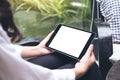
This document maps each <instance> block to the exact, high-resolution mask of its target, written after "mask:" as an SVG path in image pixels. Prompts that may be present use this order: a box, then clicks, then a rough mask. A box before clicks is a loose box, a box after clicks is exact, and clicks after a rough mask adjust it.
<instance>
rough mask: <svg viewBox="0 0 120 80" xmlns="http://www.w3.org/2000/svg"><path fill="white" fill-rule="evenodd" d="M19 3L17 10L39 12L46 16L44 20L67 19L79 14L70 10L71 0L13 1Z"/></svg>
mask: <svg viewBox="0 0 120 80" xmlns="http://www.w3.org/2000/svg"><path fill="white" fill-rule="evenodd" d="M12 2H15V3H17V5H18V6H17V7H16V10H26V11H27V12H28V11H30V10H36V11H39V12H40V14H41V15H43V16H44V18H43V19H47V18H50V17H58V18H67V17H68V16H70V14H75V13H77V12H76V11H75V10H74V9H70V2H71V1H70V0H20V1H18V0H13V1H12Z"/></svg>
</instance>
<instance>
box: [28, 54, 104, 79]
mask: <svg viewBox="0 0 120 80" xmlns="http://www.w3.org/2000/svg"><path fill="white" fill-rule="evenodd" d="M28 61H29V62H31V63H34V64H38V65H41V66H43V67H47V68H49V69H68V68H73V67H74V65H75V63H76V60H74V59H72V58H69V57H66V56H64V55H62V54H59V53H53V54H49V55H44V56H39V57H35V58H32V59H29V60H28ZM78 80H102V78H101V73H100V71H99V67H98V66H97V64H96V63H94V64H93V65H92V66H91V68H90V69H89V70H88V72H87V73H86V74H85V75H84V76H83V77H81V78H80V79H78Z"/></svg>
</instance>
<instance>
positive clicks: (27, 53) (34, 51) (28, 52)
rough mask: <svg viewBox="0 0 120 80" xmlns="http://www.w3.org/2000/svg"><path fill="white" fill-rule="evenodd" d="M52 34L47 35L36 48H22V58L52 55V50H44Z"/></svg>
mask: <svg viewBox="0 0 120 80" xmlns="http://www.w3.org/2000/svg"><path fill="white" fill-rule="evenodd" d="M52 33H53V32H51V33H49V34H48V36H47V37H46V38H45V39H44V40H43V41H42V42H41V43H40V44H39V45H37V46H22V54H21V56H22V57H23V58H28V57H34V56H40V55H45V54H50V53H53V52H54V51H53V50H50V49H48V48H46V46H45V44H46V43H47V41H48V40H49V38H50V37H51V35H52Z"/></svg>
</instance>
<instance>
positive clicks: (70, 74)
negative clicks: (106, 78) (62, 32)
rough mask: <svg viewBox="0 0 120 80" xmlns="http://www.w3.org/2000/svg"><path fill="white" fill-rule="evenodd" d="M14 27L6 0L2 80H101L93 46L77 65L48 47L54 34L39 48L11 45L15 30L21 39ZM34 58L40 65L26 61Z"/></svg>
mask: <svg viewBox="0 0 120 80" xmlns="http://www.w3.org/2000/svg"><path fill="white" fill-rule="evenodd" d="M15 27H16V26H15V24H14V21H13V17H12V12H11V9H10V4H9V3H8V1H7V0H0V80H75V79H78V80H88V79H89V80H102V79H101V75H100V71H99V68H98V66H97V65H96V63H95V60H96V59H95V56H94V53H93V45H92V44H91V45H90V46H89V48H88V50H87V52H86V54H85V55H84V56H83V57H82V59H81V60H80V61H78V62H76V61H74V60H72V59H69V58H67V57H65V56H62V55H60V54H58V53H55V52H54V51H53V50H49V49H47V48H46V47H45V44H46V42H47V41H48V39H49V37H50V36H51V34H52V33H50V34H49V35H48V36H47V37H46V38H45V39H44V40H43V41H42V42H41V43H40V44H38V45H37V46H20V45H14V44H12V43H11V40H10V38H9V37H8V34H9V33H8V32H9V29H13V30H14V33H15V34H17V35H19V33H17V30H15V29H16V28H15ZM17 35H16V36H17ZM61 47H62V46H61ZM33 56H38V57H37V58H35V59H38V61H40V62H37V63H35V62H34V61H33V60H28V61H26V60H24V58H26V57H33ZM39 56H40V57H39ZM44 60H45V61H44ZM54 60H55V61H54ZM64 60H65V61H64ZM35 61H36V60H35ZM46 61H47V63H44V62H46ZM56 62H57V63H56ZM42 63H44V64H42ZM51 63H52V64H51ZM54 63H55V64H54ZM46 64H48V65H46ZM54 65H55V66H54ZM56 65H57V66H56ZM51 66H52V67H51ZM51 68H52V69H51Z"/></svg>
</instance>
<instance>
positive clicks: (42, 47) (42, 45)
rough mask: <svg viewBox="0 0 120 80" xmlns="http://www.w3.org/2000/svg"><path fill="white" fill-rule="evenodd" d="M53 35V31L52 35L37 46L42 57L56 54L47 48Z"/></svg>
mask: <svg viewBox="0 0 120 80" xmlns="http://www.w3.org/2000/svg"><path fill="white" fill-rule="evenodd" d="M52 33H53V31H52V32H51V33H49V34H48V36H47V37H46V38H45V39H44V40H43V41H42V42H41V43H40V44H39V45H38V46H37V48H38V50H39V53H40V55H45V54H50V53H53V52H54V51H53V50H50V49H48V48H46V46H45V44H46V43H47V41H48V40H49V39H50V37H51V35H52Z"/></svg>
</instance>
